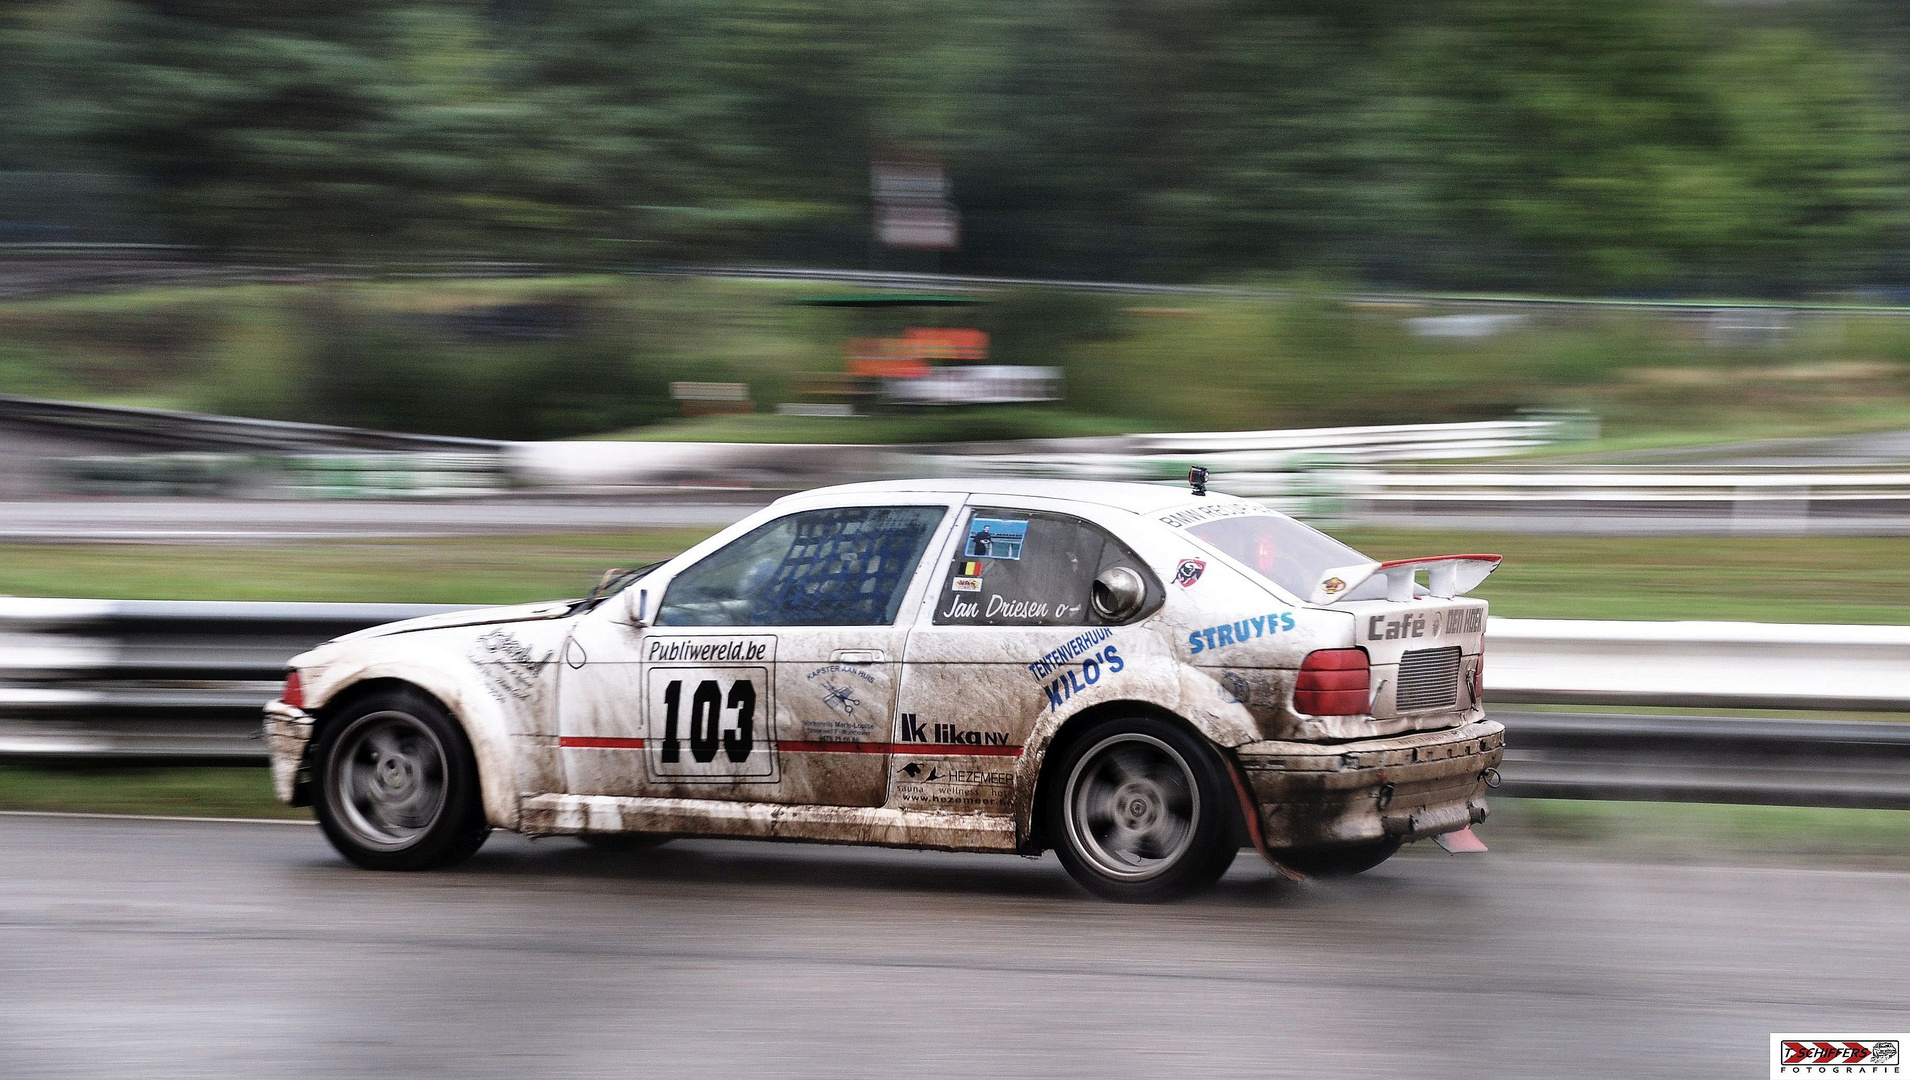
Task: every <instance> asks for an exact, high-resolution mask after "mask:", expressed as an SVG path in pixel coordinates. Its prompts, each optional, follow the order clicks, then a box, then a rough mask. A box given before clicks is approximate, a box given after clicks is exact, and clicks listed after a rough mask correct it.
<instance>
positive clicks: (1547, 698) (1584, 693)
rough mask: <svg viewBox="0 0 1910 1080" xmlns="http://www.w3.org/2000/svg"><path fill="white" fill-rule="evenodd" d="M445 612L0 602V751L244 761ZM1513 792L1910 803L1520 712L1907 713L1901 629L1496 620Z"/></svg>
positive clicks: (1664, 733) (1836, 779) (1758, 730)
mask: <svg viewBox="0 0 1910 1080" xmlns="http://www.w3.org/2000/svg"><path fill="white" fill-rule="evenodd" d="M456 610H461V608H460V607H459V606H457V605H423V604H300V603H219V602H199V601H122V600H59V599H26V598H0V756H9V757H15V758H21V757H40V758H83V759H89V760H100V759H113V758H125V759H167V758H172V759H192V758H230V759H249V760H256V759H259V758H262V757H263V756H264V753H265V748H264V746H263V744H262V743H261V742H260V741H259V740H258V731H259V725H260V716H259V710H260V707H261V706H262V705H264V703H265V702H266V701H268V700H270V699H271V698H272V697H273V696H274V694H275V693H276V692H277V689H278V686H279V683H280V680H281V679H282V678H283V673H284V668H285V661H286V660H287V659H288V658H289V657H291V656H292V655H293V654H295V653H297V652H300V651H302V650H304V649H306V648H309V647H310V646H312V645H314V644H316V643H317V642H319V641H323V640H325V639H327V638H330V637H334V636H337V635H339V634H344V633H349V632H350V631H353V630H357V629H361V628H363V627H367V626H374V625H378V624H380V623H385V622H392V621H396V620H399V619H409V618H415V617H417V616H420V615H428V614H435V613H438V612H444V611H456ZM1485 677H1486V683H1487V687H1488V689H1487V696H1488V699H1489V700H1490V701H1491V702H1492V703H1493V708H1492V710H1491V711H1492V715H1493V716H1494V717H1495V718H1497V719H1499V720H1501V721H1503V722H1505V724H1506V726H1507V739H1506V742H1507V756H1506V762H1505V765H1504V768H1503V769H1502V772H1503V775H1504V779H1505V785H1506V786H1505V791H1506V792H1507V793H1508V794H1516V795H1532V796H1549V797H1561V798H1585V799H1674V800H1696V801H1715V802H1759V803H1771V804H1786V805H1815V806H1859V807H1885V808H1899V809H1910V723H1897V722H1893V721H1884V720H1879V721H1851V720H1837V721H1829V720H1822V721H1820V720H1771V719H1744V718H1726V717H1708V716H1656V715H1638V714H1634V713H1591V712H1542V711H1533V710H1531V709H1529V708H1525V709H1521V708H1519V706H1531V705H1556V704H1575V705H1579V706H1614V705H1623V706H1643V707H1661V708H1663V707H1701V708H1757V709H1797V710H1839V711H1872V712H1880V713H1883V712H1896V711H1910V627H1898V626H1809V625H1785V624H1772V623H1718V622H1691V623H1648V622H1584V621H1554V620H1538V619H1493V620H1492V621H1491V625H1490V627H1489V628H1488V633H1487V638H1486V671H1485Z"/></svg>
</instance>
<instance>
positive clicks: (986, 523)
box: [962, 517, 1028, 559]
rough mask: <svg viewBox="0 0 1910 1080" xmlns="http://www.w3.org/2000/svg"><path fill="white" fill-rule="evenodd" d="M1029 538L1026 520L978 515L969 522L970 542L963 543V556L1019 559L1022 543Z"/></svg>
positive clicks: (969, 557) (968, 557) (970, 557)
mask: <svg viewBox="0 0 1910 1080" xmlns="http://www.w3.org/2000/svg"><path fill="white" fill-rule="evenodd" d="M1027 539H1028V523H1027V522H1026V521H1007V520H1004V519H1002V518H984V517H978V518H975V519H974V520H972V521H970V522H969V523H968V542H967V543H965V544H963V545H962V557H963V558H967V559H1019V558H1021V545H1022V543H1023V542H1025V541H1026V540H1027Z"/></svg>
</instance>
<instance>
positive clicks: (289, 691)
mask: <svg viewBox="0 0 1910 1080" xmlns="http://www.w3.org/2000/svg"><path fill="white" fill-rule="evenodd" d="M255 700H256V699H255ZM279 700H280V701H283V702H284V703H286V704H287V705H290V706H291V707H292V708H294V709H303V708H304V707H305V687H304V686H302V685H300V684H299V681H298V672H296V671H288V672H286V673H285V689H283V690H280V691H279Z"/></svg>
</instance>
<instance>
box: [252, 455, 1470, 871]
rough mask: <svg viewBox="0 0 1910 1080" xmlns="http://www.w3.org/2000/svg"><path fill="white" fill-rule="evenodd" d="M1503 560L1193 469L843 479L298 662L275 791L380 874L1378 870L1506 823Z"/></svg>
mask: <svg viewBox="0 0 1910 1080" xmlns="http://www.w3.org/2000/svg"><path fill="white" fill-rule="evenodd" d="M1497 564H1498V556H1496V555H1446V556H1439V557H1435V558H1430V559H1415V560H1408V561H1402V562H1390V563H1379V562H1374V561H1372V560H1369V559H1367V558H1365V557H1364V556H1362V555H1360V554H1359V553H1358V552H1356V551H1354V550H1353V549H1351V548H1349V547H1347V546H1345V545H1344V544H1341V543H1339V542H1338V541H1336V540H1334V539H1332V538H1331V537H1328V536H1326V535H1325V534H1323V533H1320V532H1317V531H1315V530H1313V529H1311V528H1308V527H1307V526H1305V525H1302V524H1300V523H1298V522H1296V521H1294V520H1292V519H1290V518H1287V517H1284V516H1282V515H1280V514H1276V513H1273V512H1271V511H1269V510H1267V509H1266V508H1264V507H1262V506H1261V505H1259V504H1257V503H1254V502H1250V501H1248V500H1245V499H1238V498H1233V497H1230V496H1226V495H1220V494H1213V495H1207V494H1204V493H1202V492H1201V490H1200V489H1199V488H1198V487H1197V488H1196V490H1195V491H1193V492H1190V491H1188V490H1186V489H1180V488H1167V487H1160V486H1153V485H1143V484H1100V483H1072V482H1059V481H973V482H965V481H939V480H924V481H905V482H892V483H876V484H856V485H850V486H845V487H834V488H824V489H819V490H815V491H810V492H805V493H803V494H799V495H792V496H790V497H788V498H785V499H782V500H780V501H778V502H776V503H775V504H773V505H771V506H769V507H767V508H766V509H764V510H762V511H760V512H758V513H756V514H755V515H753V516H751V517H749V518H748V519H746V520H744V521H742V522H739V523H738V524H736V525H734V526H732V527H730V528H728V529H726V530H724V531H723V532H721V533H719V534H717V535H716V536H713V537H711V538H710V539H708V540H705V541H704V542H702V543H701V544H698V545H696V546H695V547H693V548H691V549H690V550H688V551H686V552H684V553H683V554H681V555H678V556H677V557H676V558H673V559H670V560H669V561H667V562H665V563H662V564H660V565H657V566H654V567H649V568H646V569H644V570H639V571H630V572H613V574H611V575H606V578H605V581H604V583H603V584H602V585H600V586H599V587H598V588H597V589H596V590H595V591H594V592H593V593H592V594H591V595H590V596H588V597H586V598H584V599H583V600H567V601H561V602H555V603H547V604H532V605H528V606H523V607H507V608H492V609H485V610H478V611H468V612H459V613H455V614H450V615H441V616H433V617H430V618H424V619H413V620H410V621H408V622H401V623H394V624H391V625H389V626H380V627H376V628H373V629H370V630H365V631H361V632H359V633H356V634H350V635H347V636H345V637H341V638H338V639H337V640H335V641H331V642H327V643H326V644H324V645H321V646H319V647H317V648H315V649H313V650H311V651H310V652H306V653H304V654H301V655H300V656H297V657H295V658H293V660H292V671H291V673H290V675H289V676H288V678H287V680H286V688H285V691H284V694H283V697H282V700H280V701H277V702H274V703H273V704H272V705H270V706H268V707H267V709H266V732H267V737H268V740H269V742H270V746H271V752H272V770H273V778H274V781H275V783H276V785H277V789H278V794H279V797H280V798H282V799H285V800H286V801H288V802H290V803H292V804H293V805H306V804H310V805H312V806H314V808H315V812H316V814H317V817H318V820H319V822H320V824H321V825H323V827H324V830H325V834H326V836H328V837H329V838H330V839H331V842H332V843H333V844H334V845H336V847H337V848H338V850H339V851H340V852H341V853H342V854H343V855H344V856H345V857H346V858H348V859H350V860H352V861H353V862H355V863H358V864H359V865H362V866H366V867H372V868H378V869H421V868H426V867H434V866H444V865H448V864H451V863H455V862H458V861H460V860H462V859H464V858H466V857H468V856H469V855H471V853H472V852H474V851H476V850H477V848H478V846H479V845H480V844H482V843H483V842H484V838H485V836H486V835H487V834H488V833H489V831H490V829H491V828H493V827H497V828H505V829H514V830H517V831H519V832H523V833H529V834H535V835H549V834H576V835H580V836H582V837H583V838H585V839H598V838H611V837H614V838H616V839H617V841H618V842H621V843H624V844H642V843H646V842H658V841H661V840H664V839H667V838H671V837H684V836H725V837H750V838H756V839H765V840H804V841H820V842H832V843H851V844H882V845H892V846H897V847H918V848H942V849H952V850H959V851H996V852H1012V853H1019V854H1023V855H1033V854H1037V853H1039V852H1041V851H1044V850H1046V849H1049V848H1052V849H1054V851H1055V852H1056V854H1057V855H1058V856H1059V857H1060V859H1061V862H1062V864H1063V865H1064V866H1065V867H1066V868H1067V870H1068V872H1069V873H1070V874H1072V875H1073V876H1074V878H1075V880H1077V881H1078V882H1080V883H1081V884H1082V885H1083V886H1085V887H1086V888H1088V889H1089V890H1091V891H1093V892H1095V893H1098V894H1100V895H1102V896H1105V897H1109V898H1113V899H1121V900H1158V899H1167V898H1172V897H1178V896H1184V895H1187V894H1190V893H1192V892H1195V891H1197V890H1199V889H1202V888H1204V887H1206V886H1207V885H1209V884H1211V883H1212V882H1213V881H1214V880H1216V879H1217V878H1218V877H1219V876H1220V875H1221V874H1222V873H1223V872H1224V871H1225V870H1226V869H1227V867H1228V865H1229V864H1230V863H1231V862H1232V861H1233V859H1234V856H1235V855H1236V854H1237V853H1238V852H1239V851H1240V849H1241V848H1243V847H1248V846H1251V847H1253V848H1256V849H1258V851H1259V852H1260V853H1261V854H1262V855H1264V856H1265V857H1266V858H1267V859H1268V860H1269V861H1271V862H1273V863H1274V865H1275V866H1276V868H1279V869H1282V870H1284V871H1286V872H1289V873H1295V874H1332V873H1357V872H1359V871H1361V870H1365V869H1367V868H1369V867H1372V866H1375V865H1377V864H1378V863H1380V862H1381V861H1382V860H1384V859H1386V858H1387V857H1388V856H1389V855H1391V854H1392V853H1393V852H1394V851H1396V850H1398V849H1399V846H1400V845H1401V844H1402V843H1404V842H1406V841H1409V840H1417V839H1421V838H1425V837H1431V836H1439V835H1441V834H1445V833H1454V832H1459V831H1461V830H1465V829H1468V828H1469V827H1470V825H1471V824H1472V823H1474V822H1478V821H1481V820H1484V818H1485V815H1486V806H1485V800H1484V793H1485V789H1486V786H1487V783H1488V781H1489V780H1491V779H1492V778H1493V777H1494V776H1495V771H1494V770H1495V767H1496V766H1497V765H1498V764H1499V760H1500V758H1501V756H1502V754H1503V750H1502V746H1503V732H1504V729H1503V728H1502V727H1501V726H1500V725H1498V724H1496V723H1493V722H1492V721H1489V720H1487V719H1486V718H1485V712H1484V709H1483V708H1482V707H1481V705H1480V679H1481V664H1482V660H1483V656H1482V651H1481V650H1482V644H1483V637H1484V630H1485V625H1486V605H1485V602H1484V601H1480V600H1467V599H1461V598H1460V597H1462V596H1463V595H1464V593H1465V592H1467V591H1468V590H1469V589H1471V588H1472V587H1473V586H1475V585H1477V584H1478V583H1479V582H1480V581H1482V580H1483V579H1484V578H1485V576H1486V575H1487V574H1488V573H1490V572H1491V571H1492V570H1493V569H1494V568H1495V567H1496V566H1497ZM1421 575H1423V576H1424V579H1425V580H1423V581H1422V580H1420V578H1421Z"/></svg>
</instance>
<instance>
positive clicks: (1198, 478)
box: [1187, 465, 1207, 496]
mask: <svg viewBox="0 0 1910 1080" xmlns="http://www.w3.org/2000/svg"><path fill="white" fill-rule="evenodd" d="M1187 482H1188V483H1189V484H1190V485H1192V486H1193V488H1194V494H1196V495H1201V496H1205V495H1206V494H1207V470H1206V469H1203V468H1201V467H1200V466H1198V465H1195V466H1193V467H1192V468H1189V469H1188V470H1187Z"/></svg>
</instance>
